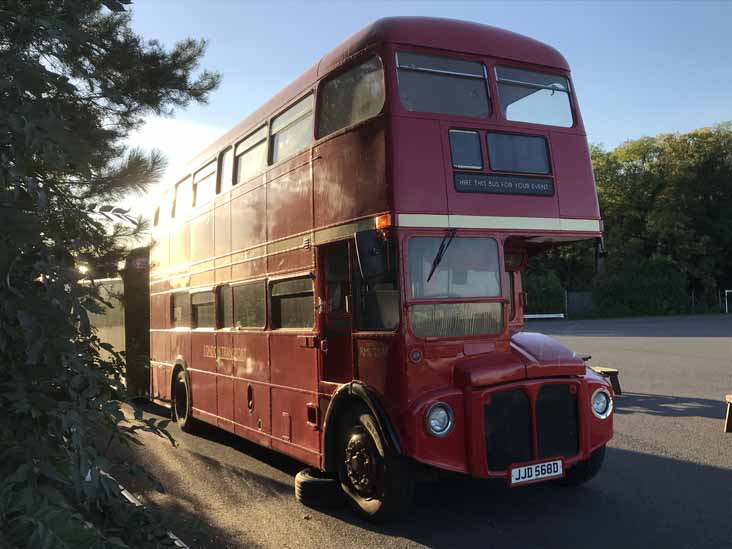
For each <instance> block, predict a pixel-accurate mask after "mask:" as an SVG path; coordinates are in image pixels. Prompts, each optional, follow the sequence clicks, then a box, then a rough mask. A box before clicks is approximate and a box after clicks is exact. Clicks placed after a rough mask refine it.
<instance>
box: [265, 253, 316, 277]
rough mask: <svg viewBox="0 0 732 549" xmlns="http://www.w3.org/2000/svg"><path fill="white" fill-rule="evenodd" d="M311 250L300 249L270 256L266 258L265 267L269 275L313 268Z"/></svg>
mask: <svg viewBox="0 0 732 549" xmlns="http://www.w3.org/2000/svg"><path fill="white" fill-rule="evenodd" d="M313 263H314V260H313V250H312V249H309V250H306V249H301V250H293V251H290V252H285V253H280V254H276V255H271V256H269V257H268V258H267V267H268V270H269V272H270V273H282V272H285V271H298V270H299V271H302V270H305V269H309V268H311V267H312V266H313Z"/></svg>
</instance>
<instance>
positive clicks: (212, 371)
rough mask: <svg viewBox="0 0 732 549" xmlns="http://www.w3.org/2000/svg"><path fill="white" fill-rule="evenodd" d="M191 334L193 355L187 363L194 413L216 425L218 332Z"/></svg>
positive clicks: (195, 415)
mask: <svg viewBox="0 0 732 549" xmlns="http://www.w3.org/2000/svg"><path fill="white" fill-rule="evenodd" d="M189 334H190V336H189V337H190V342H191V357H190V360H188V361H187V363H188V371H189V373H190V374H191V407H192V408H193V415H194V417H198V418H200V419H202V420H204V421H207V422H209V423H213V424H214V425H216V416H217V413H218V409H217V406H216V334H215V333H214V332H195V331H193V332H189ZM186 335H188V334H186Z"/></svg>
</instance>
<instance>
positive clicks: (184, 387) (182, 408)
mask: <svg viewBox="0 0 732 549" xmlns="http://www.w3.org/2000/svg"><path fill="white" fill-rule="evenodd" d="M172 396H173V419H175V420H176V421H177V422H178V423H179V424H180V428H181V429H183V430H184V431H187V432H190V431H191V430H192V429H193V422H194V419H193V416H192V415H191V391H190V388H189V387H188V378H187V377H186V373H185V371H184V370H183V369H178V370H177V371H176V374H175V377H174V379H173V391H172Z"/></svg>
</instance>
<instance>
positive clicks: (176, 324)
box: [169, 290, 192, 329]
mask: <svg viewBox="0 0 732 549" xmlns="http://www.w3.org/2000/svg"><path fill="white" fill-rule="evenodd" d="M179 297H184V298H185V299H186V300H187V301H186V303H184V304H183V315H185V318H183V319H179V320H178V321H176V318H175V309H176V306H177V303H176V300H177V298H179ZM169 315H170V327H171V328H173V329H176V328H188V329H190V328H191V324H192V322H191V293H190V291H188V290H183V291H178V292H172V293H171V294H170V311H169ZM183 315H182V316H183Z"/></svg>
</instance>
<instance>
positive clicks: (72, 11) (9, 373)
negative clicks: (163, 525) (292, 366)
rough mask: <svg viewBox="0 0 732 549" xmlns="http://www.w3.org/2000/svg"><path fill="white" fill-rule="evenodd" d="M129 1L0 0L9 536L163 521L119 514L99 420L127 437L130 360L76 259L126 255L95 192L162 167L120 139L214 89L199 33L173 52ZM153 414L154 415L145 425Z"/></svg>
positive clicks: (151, 531) (106, 535) (111, 529)
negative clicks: (114, 349)
mask: <svg viewBox="0 0 732 549" xmlns="http://www.w3.org/2000/svg"><path fill="white" fill-rule="evenodd" d="M129 3H130V2H129V0H75V1H73V2H70V1H67V0H3V1H2V2H0V75H2V76H1V77H0V78H1V80H0V112H2V117H0V411H1V412H2V413H0V526H1V527H0V546H3V545H11V546H15V545H18V546H26V545H28V546H32V547H106V546H115V547H119V546H125V544H127V545H129V546H135V547H144V546H155V545H156V544H157V543H158V542H157V541H156V536H158V535H159V534H160V531H159V529H157V528H156V526H155V525H154V524H153V523H151V522H150V521H149V519H148V518H145V516H144V514H141V513H140V512H139V511H135V512H125V511H124V509H125V507H124V506H123V505H122V502H121V499H120V497H119V494H118V493H117V490H116V489H115V486H114V484H113V483H112V482H111V481H110V479H108V478H107V477H105V475H104V474H102V470H103V469H104V468H107V467H109V466H110V465H111V464H110V462H109V461H108V459H107V457H105V456H104V452H103V450H104V449H103V448H102V449H101V450H99V449H97V448H96V447H95V445H94V439H95V436H98V433H99V432H101V431H105V432H109V433H111V435H112V436H113V437H117V438H119V439H121V440H123V441H127V442H129V441H130V440H133V439H134V437H135V430H136V429H137V428H138V427H136V426H131V425H130V424H127V423H125V421H124V414H123V411H122V408H121V401H122V400H123V399H124V398H125V393H124V386H123V384H122V383H121V376H122V374H123V362H122V361H121V359H120V357H119V356H118V355H116V356H115V358H113V359H112V360H104V359H102V358H101V357H100V352H99V351H100V349H101V348H104V347H105V343H103V342H101V341H99V339H98V338H97V337H96V336H95V335H94V333H93V331H92V330H91V328H90V326H89V321H88V317H87V311H90V310H93V311H98V310H99V308H100V307H101V306H102V304H101V303H100V301H99V299H98V296H97V295H96V294H95V292H94V289H93V287H92V286H88V285H80V284H79V283H78V282H79V279H80V276H81V275H80V274H79V272H78V270H77V269H76V267H75V262H76V260H77V258H79V257H83V258H84V259H85V261H87V262H88V263H90V264H91V266H92V268H93V269H96V270H98V271H102V272H103V271H107V270H109V269H110V268H111V266H114V265H116V263H117V261H118V260H119V259H120V258H121V256H122V254H123V253H124V251H125V250H124V246H123V244H122V243H121V241H120V237H124V236H133V235H134V234H135V233H136V232H137V231H139V230H140V229H141V227H140V226H138V227H136V228H133V229H130V228H126V227H124V226H115V227H112V228H110V227H108V226H107V225H105V224H104V223H102V222H101V221H100V220H99V219H96V218H95V217H94V216H93V215H90V214H89V213H87V210H88V208H89V205H90V204H91V203H100V202H102V203H103V202H109V201H114V200H116V199H118V198H119V197H121V196H124V195H127V194H128V193H130V192H137V191H142V190H144V189H145V187H146V185H147V184H148V183H150V182H152V181H154V180H155V179H157V178H158V177H159V176H160V174H161V171H162V169H163V166H164V162H163V159H162V157H161V156H160V155H159V154H157V153H155V152H153V153H150V154H145V153H143V152H142V151H139V150H125V149H124V147H123V145H122V142H123V139H124V138H125V137H126V136H127V135H128V134H129V132H130V131H131V130H133V129H135V128H137V127H138V126H139V125H140V124H141V123H142V120H143V117H144V116H146V115H149V114H167V113H170V112H172V110H173V109H174V108H177V107H184V106H186V105H187V104H189V103H190V102H192V101H194V102H205V101H206V100H207V98H208V96H209V93H210V92H211V91H212V90H213V89H214V88H215V87H216V86H217V84H218V82H219V76H218V74H216V73H211V72H208V71H200V72H199V71H198V63H199V60H200V59H201V57H202V55H203V53H204V49H205V42H203V41H196V40H185V41H183V42H181V43H179V44H177V45H175V47H173V48H172V49H166V48H164V47H163V46H162V45H161V44H159V43H158V42H156V41H143V39H142V38H140V37H139V36H137V35H135V34H134V33H133V32H132V31H131V30H130V15H129V13H128V12H126V11H125V7H124V6H125V5H127V4H129ZM158 427H159V426H157V425H155V424H154V422H148V423H147V426H146V428H149V429H153V430H156V429H158Z"/></svg>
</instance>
